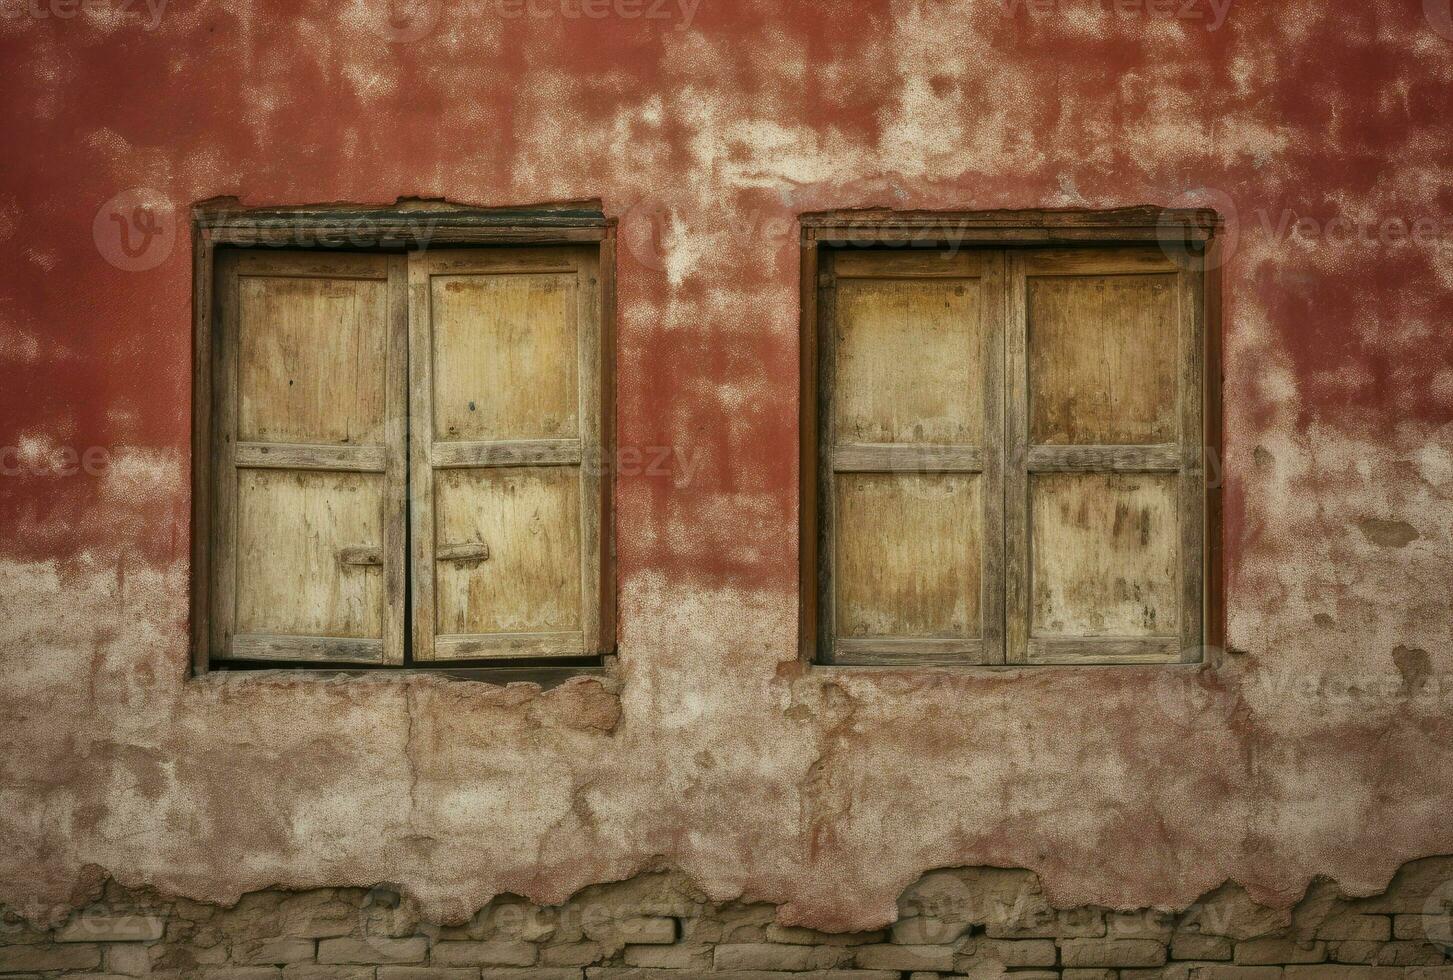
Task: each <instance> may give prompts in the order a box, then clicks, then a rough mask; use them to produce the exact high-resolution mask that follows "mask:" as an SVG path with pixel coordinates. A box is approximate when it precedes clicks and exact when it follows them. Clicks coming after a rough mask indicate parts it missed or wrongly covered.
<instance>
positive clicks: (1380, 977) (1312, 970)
mask: <svg viewBox="0 0 1453 980" xmlns="http://www.w3.org/2000/svg"><path fill="white" fill-rule="evenodd" d="M1283 975H1284V976H1285V977H1286V980H1404V974H1403V971H1402V969H1401V968H1400V967H1396V966H1330V965H1328V964H1325V963H1321V964H1318V965H1317V966H1289V967H1287V968H1286V972H1285V973H1284V974H1283Z"/></svg>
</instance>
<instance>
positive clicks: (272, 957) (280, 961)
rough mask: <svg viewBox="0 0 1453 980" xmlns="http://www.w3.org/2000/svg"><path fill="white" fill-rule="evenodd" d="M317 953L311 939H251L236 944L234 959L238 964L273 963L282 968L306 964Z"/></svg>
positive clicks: (234, 946)
mask: <svg viewBox="0 0 1453 980" xmlns="http://www.w3.org/2000/svg"><path fill="white" fill-rule="evenodd" d="M315 951H316V950H315V946H314V942H313V940H311V939H290V938H287V937H277V938H274V939H251V940H247V941H245V942H240V943H234V944H233V946H232V958H233V959H234V960H236V961H237V962H238V963H259V964H260V963H273V964H276V965H278V966H282V965H285V964H288V963H306V962H307V961H309V960H311V959H312V958H313V954H314V952H315Z"/></svg>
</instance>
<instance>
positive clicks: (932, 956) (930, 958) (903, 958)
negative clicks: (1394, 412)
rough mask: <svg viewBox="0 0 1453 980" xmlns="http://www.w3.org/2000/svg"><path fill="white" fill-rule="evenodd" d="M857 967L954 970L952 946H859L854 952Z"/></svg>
mask: <svg viewBox="0 0 1453 980" xmlns="http://www.w3.org/2000/svg"><path fill="white" fill-rule="evenodd" d="M853 952H854V953H855V954H856V957H855V958H856V962H857V965H858V966H860V967H863V968H864V969H868V970H938V971H939V972H941V973H948V972H950V971H951V970H953V968H954V948H953V947H952V946H894V945H891V944H887V943H884V944H880V945H877V946H859V947H857V948H856V949H855V950H854V951H853Z"/></svg>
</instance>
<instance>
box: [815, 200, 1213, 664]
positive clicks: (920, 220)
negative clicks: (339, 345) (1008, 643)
mask: <svg viewBox="0 0 1453 980" xmlns="http://www.w3.org/2000/svg"><path fill="white" fill-rule="evenodd" d="M1221 227H1222V223H1221V219H1220V217H1219V216H1218V215H1217V214H1216V213H1215V212H1214V211H1211V210H1209V209H1188V208H1185V209H1182V208H1157V207H1132V208H1119V209H1114V210H1105V211H1087V210H1034V211H951V212H950V211H940V212H935V211H891V210H877V209H874V210H860V211H859V210H834V211H824V212H815V213H808V214H803V215H801V217H800V230H801V238H800V243H799V249H800V253H799V255H800V269H801V283H800V297H799V299H800V306H801V335H800V336H801V363H800V369H801V377H800V389H799V391H800V406H799V407H800V411H799V428H800V454H799V459H798V479H799V487H800V496H799V508H798V511H799V527H798V536H799V537H798V540H799V569H798V574H799V586H800V590H799V602H798V613H799V622H798V631H799V647H800V650H799V652H800V656H801V658H802V659H803V660H804V661H805V662H807V663H811V664H816V665H821V666H840V667H852V668H863V667H878V668H881V667H897V668H900V669H901V668H903V667H913V666H922V667H955V668H957V669H962V667H966V666H967V667H972V668H974V669H989V670H1021V669H1026V668H1030V667H1033V668H1035V669H1038V670H1044V669H1052V668H1053V667H1055V666H1065V664H1064V663H1044V664H1039V663H1032V662H1030V663H1024V662H1021V663H995V664H981V663H974V662H971V661H970V660H968V659H966V658H963V657H954V656H948V657H942V656H932V657H922V656H919V657H918V658H917V659H914V657H912V656H904V657H891V658H883V657H874V658H853V659H846V658H842V657H837V658H834V657H833V655H832V652H831V651H824V650H822V649H821V646H822V644H821V642H820V639H821V637H820V633H821V625H820V622H819V620H820V617H821V615H822V610H823V609H824V608H825V605H824V601H823V598H822V589H823V586H824V583H825V582H826V580H827V576H826V573H825V572H824V570H823V565H822V562H823V560H824V558H825V554H824V551H825V549H824V547H823V544H824V542H823V539H822V537H821V536H822V534H823V521H824V516H825V514H824V507H823V505H822V503H821V499H822V495H821V491H822V486H823V478H822V472H821V467H822V453H821V439H822V432H821V429H822V421H823V417H824V415H823V411H822V408H823V404H824V402H823V399H824V397H825V395H826V392H825V391H824V390H823V385H822V383H821V381H822V366H821V357H820V355H821V352H822V350H823V348H824V347H825V346H826V345H825V344H823V343H822V342H821V341H820V339H819V335H820V331H821V323H822V317H823V316H824V314H825V313H827V312H829V311H830V310H831V297H830V296H829V295H828V289H829V288H830V286H831V285H832V284H831V282H830V277H828V276H826V275H825V274H824V273H823V271H822V270H823V267H824V265H825V263H824V262H823V256H824V252H825V250H829V249H831V250H840V251H848V250H851V249H854V248H860V249H866V248H874V247H876V248H903V249H909V248H924V249H931V248H953V249H966V248H1000V249H1012V248H1014V247H1016V246H1019V247H1032V248H1046V247H1048V248H1053V247H1056V246H1075V245H1082V246H1113V245H1145V244H1160V245H1161V246H1162V247H1163V248H1164V249H1165V250H1166V252H1167V254H1168V255H1169V256H1170V257H1172V258H1174V259H1176V260H1177V262H1178V264H1183V265H1184V266H1185V267H1187V268H1189V269H1190V270H1191V271H1195V272H1198V273H1199V276H1197V277H1195V278H1196V280H1197V283H1198V289H1197V290H1196V295H1192V296H1191V297H1190V301H1191V303H1190V311H1191V316H1192V318H1193V319H1194V320H1195V324H1194V330H1195V332H1197V333H1199V337H1200V357H1201V361H1200V367H1201V383H1200V389H1201V390H1200V410H1201V413H1200V415H1201V417H1200V422H1201V439H1200V441H1201V443H1202V445H1203V447H1204V449H1203V453H1204V459H1203V461H1201V462H1202V463H1204V462H1213V463H1215V464H1216V467H1217V475H1219V473H1220V471H1219V465H1220V461H1221V460H1222V459H1223V458H1224V457H1223V452H1222V445H1223V441H1222V440H1223V434H1222V401H1221V398H1222V396H1221V389H1222V377H1223V375H1222V363H1221V344H1222V340H1221V301H1220V294H1221V277H1220V266H1221V260H1222V257H1221V255H1220V251H1219V249H1220V239H1219V237H1218V232H1219V231H1220V229H1221ZM1012 261H1013V259H1012V253H1011V262H1012ZM1012 323H1013V318H1012V317H1010V318H1008V319H1006V325H1008V326H1012ZM1012 332H1013V331H1012V330H1011V331H1010V333H1011V334H1012ZM1002 339H1003V340H1004V342H1005V343H1006V344H1012V337H1005V338H1002ZM1008 353H1009V355H1010V357H1009V358H1008V360H1010V361H1014V360H1015V358H1014V357H1013V355H1014V352H1013V351H1012V350H1011V351H1009V352H1008ZM1021 353H1022V352H1021ZM1007 366H1008V365H1006V367H1007ZM1015 366H1016V367H1017V362H1016V365H1015ZM1007 387H1008V386H1007V384H1006V391H1007ZM1011 401H1012V399H1008V398H1007V395H1006V404H1005V411H1006V412H1012V406H1011V405H1010V404H1008V402H1011ZM986 421H988V420H986ZM1008 422H1009V424H1011V425H1012V424H1015V420H1014V419H1012V418H1011V419H1009V420H1008ZM1006 450H1007V446H1006ZM988 464H989V461H987V460H986V461H985V468H986V469H987V467H988ZM1198 469H1199V470H1200V476H1201V479H1200V481H1199V486H1198V487H1197V489H1198V491H1199V494H1201V495H1203V499H1204V506H1203V508H1202V513H1203V519H1202V521H1201V522H1200V525H1199V527H1196V528H1194V529H1193V532H1192V533H1194V534H1195V535H1196V536H1197V537H1199V539H1200V553H1201V561H1200V563H1199V568H1197V569H1195V570H1194V572H1196V573H1198V577H1199V580H1200V581H1199V592H1200V595H1199V613H1200V617H1199V618H1200V643H1199V648H1200V649H1201V650H1202V651H1204V655H1203V656H1202V657H1200V658H1197V659H1195V660H1194V661H1190V660H1188V661H1187V662H1186V663H1185V665H1186V666H1195V667H1200V666H1203V665H1211V666H1214V665H1215V664H1217V663H1218V662H1219V659H1220V656H1221V649H1220V648H1221V646H1222V644H1223V643H1224V638H1225V630H1226V606H1225V592H1224V578H1223V554H1222V536H1221V528H1222V486H1221V484H1222V482H1223V481H1222V480H1221V479H1216V480H1208V479H1207V476H1208V475H1210V471H1211V469H1212V467H1211V466H1208V465H1200V466H1199V467H1198ZM1003 476H1007V474H1003ZM991 482H993V481H992V480H991ZM1182 493H1183V499H1185V496H1186V493H1185V491H1184V490H1183V491H1182ZM1006 505H1007V501H1006ZM1011 509H1012V508H1007V506H1006V509H1005V511H1004V513H1003V514H1002V517H1003V520H1004V521H1005V522H1006V524H1009V523H1013V522H1014V521H1015V520H1017V519H1022V515H1019V516H1018V517H1017V518H1016V515H1014V514H1012V513H1010V510H1011ZM1186 523H1187V522H1183V532H1182V533H1183V534H1185V533H1186V531H1185V526H1186ZM986 550H987V551H992V550H993V549H986ZM1005 564H1006V566H1011V565H1016V564H1020V563H1019V562H1017V561H1016V560H1015V556H1013V555H1010V556H1006V562H1005ZM1011 571H1012V569H1010V568H1008V567H1006V569H1005V572H1006V575H1005V585H1006V588H1005V589H1004V592H1005V593H1006V598H1005V600H1004V601H1003V603H1002V605H1004V606H1010V605H1013V603H1012V602H1011V597H1008V596H1007V593H1008V591H1009V588H1010V587H1011V585H1012V583H1011V582H1010V581H1009V579H1010V578H1011V575H1010V572H1011ZM1009 628H1011V624H1010V623H1009V622H1008V615H1007V612H1006V613H1005V616H1004V619H1003V622H1002V623H1001V624H1000V625H998V626H996V625H994V624H991V623H986V625H985V628H984V629H985V633H984V635H985V637H986V640H988V639H989V638H990V637H991V636H994V635H995V633H996V632H997V633H998V634H999V635H1000V636H1002V635H1003V633H1005V632H1006V631H1007V630H1008V629H1009ZM910 652H911V651H910ZM1075 666H1100V667H1104V666H1127V664H1104V663H1091V662H1086V663H1083V664H1075ZM1157 666H1159V667H1165V666H1179V664H1176V663H1162V664H1158V665H1157Z"/></svg>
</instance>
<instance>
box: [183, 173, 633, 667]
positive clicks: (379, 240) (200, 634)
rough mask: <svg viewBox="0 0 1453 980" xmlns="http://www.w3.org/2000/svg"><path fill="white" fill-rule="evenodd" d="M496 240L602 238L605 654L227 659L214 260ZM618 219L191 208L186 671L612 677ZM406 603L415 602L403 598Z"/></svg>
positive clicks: (590, 214) (403, 207)
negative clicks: (216, 591)
mask: <svg viewBox="0 0 1453 980" xmlns="http://www.w3.org/2000/svg"><path fill="white" fill-rule="evenodd" d="M472 246H481V247H490V246H541V247H549V246H587V247H589V246H594V248H595V249H596V254H595V259H596V261H597V262H598V270H599V271H598V278H599V322H600V338H599V345H600V359H601V372H600V390H599V393H598V394H599V399H600V434H599V436H600V456H601V461H602V464H603V465H602V472H601V474H600V478H599V481H598V483H599V490H600V498H599V501H598V504H597V510H598V514H599V534H598V544H599V561H598V565H599V570H600V574H599V617H598V623H597V629H598V635H599V650H600V653H599V654H598V655H591V656H584V657H556V658H539V657H531V658H528V659H519V660H513V659H511V660H490V661H488V662H473V663H471V662H463V663H460V662H457V661H431V662H412V658H410V662H408V663H405V664H404V665H403V666H397V665H378V666H373V665H361V664H348V665H340V666H325V665H319V664H310V663H307V662H296V663H294V662H266V661H246V662H244V661H229V660H226V659H223V658H217V657H213V656H212V651H211V647H212V640H211V635H210V634H211V631H212V625H211V618H212V596H211V582H212V575H213V563H214V558H213V520H214V515H215V514H216V509H217V507H218V505H219V503H221V502H220V501H219V500H218V495H217V493H216V490H215V486H214V479H215V473H214V467H213V459H212V451H213V440H214V438H215V429H214V424H215V418H216V410H217V399H219V398H222V397H224V396H225V390H224V389H223V388H222V386H219V385H217V384H216V383H215V382H214V374H215V373H216V371H217V366H216V364H215V360H216V356H217V351H216V350H214V343H213V339H214V335H215V333H216V323H217V318H218V316H219V315H220V309H219V305H220V304H219V301H220V298H221V297H220V295H219V289H218V285H219V279H218V275H217V272H218V264H219V262H220V261H221V260H222V258H223V256H225V255H227V254H228V253H229V251H230V250H233V249H254V250H265V249H268V248H276V249H283V248H285V249H288V250H293V251H296V250H307V249H315V250H319V251H328V252H363V253H375V254H377V253H385V254H388V253H394V254H400V255H402V254H404V253H406V252H408V251H411V250H420V249H437V248H460V247H466V248H467V247H472ZM615 252H616V227H615V220H614V219H612V218H607V217H605V216H604V214H603V213H602V212H601V211H600V209H599V208H598V207H589V206H561V207H542V208H471V207H463V206H456V205H449V204H444V203H441V202H422V201H421V202H401V203H400V204H399V205H398V206H395V207H384V208H376V207H348V206H339V207H307V206H305V207H242V206H240V205H239V204H238V203H237V201H236V199H234V198H219V199H215V200H211V201H206V202H203V203H201V204H198V205H197V206H196V207H194V208H193V211H192V256H193V264H192V283H193V288H192V442H191V450H192V467H191V480H192V506H191V535H192V547H191V573H190V583H189V584H190V589H191V602H190V624H189V634H190V646H191V656H190V662H189V669H190V672H191V674H192V675H193V676H199V675H202V674H206V673H209V672H217V671H223V670H226V671H241V670H261V669H268V670H273V669H277V670H287V671H289V672H292V673H300V674H327V675H328V676H335V675H337V674H365V673H369V674H372V673H377V672H379V671H382V672H385V673H387V674H389V675H390V676H392V675H407V674H410V673H415V672H421V673H428V674H429V675H431V676H444V677H455V678H461V679H469V680H485V681H490V682H492V683H498V684H506V683H511V682H514V681H532V682H536V683H540V684H542V685H546V686H549V685H553V684H558V683H560V682H562V681H564V680H567V679H569V678H571V677H575V676H579V675H582V674H605V673H607V672H608V671H609V669H610V668H611V666H612V664H613V660H614V653H615V646H616V587H615V533H614V529H615V521H614V512H613V506H614V467H613V465H611V464H612V461H613V460H614V458H615V430H616V412H615V390H616V385H615V368H616V356H615V319H616V316H615V314H616V280H615V268H616V262H615ZM404 602H405V604H409V603H411V602H412V597H411V596H407V595H406V596H404Z"/></svg>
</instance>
